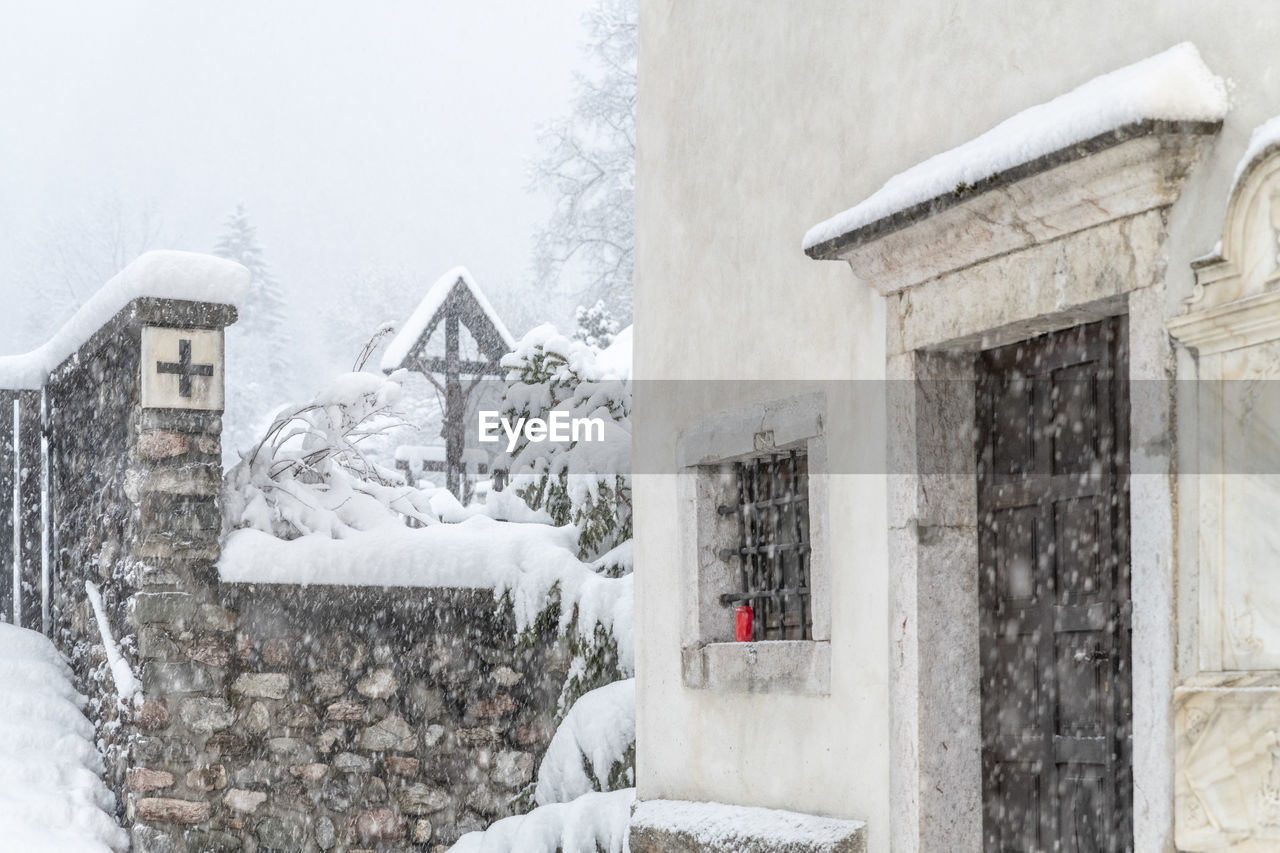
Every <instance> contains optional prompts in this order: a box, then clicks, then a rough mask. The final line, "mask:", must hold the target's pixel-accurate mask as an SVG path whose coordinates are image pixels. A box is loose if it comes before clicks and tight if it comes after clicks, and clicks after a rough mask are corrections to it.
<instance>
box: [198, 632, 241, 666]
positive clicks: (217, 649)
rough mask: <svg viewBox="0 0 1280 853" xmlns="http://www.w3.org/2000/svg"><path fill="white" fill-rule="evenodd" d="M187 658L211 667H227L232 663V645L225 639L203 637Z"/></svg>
mask: <svg viewBox="0 0 1280 853" xmlns="http://www.w3.org/2000/svg"><path fill="white" fill-rule="evenodd" d="M187 657H189V658H190V659H191V660H194V661H199V662H200V663H203V664H208V665H209V666H226V665H227V664H229V663H231V658H232V650H231V643H230V642H229V641H228V640H227V639H226V638H225V637H215V636H205V637H201V638H199V639H198V640H196V642H195V644H194V645H192V646H191V648H190V649H188V650H187Z"/></svg>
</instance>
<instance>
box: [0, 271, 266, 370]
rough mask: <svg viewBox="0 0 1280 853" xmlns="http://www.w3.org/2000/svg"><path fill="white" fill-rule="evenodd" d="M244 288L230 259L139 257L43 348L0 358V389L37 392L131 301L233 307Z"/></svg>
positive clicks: (245, 279)
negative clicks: (202, 303)
mask: <svg viewBox="0 0 1280 853" xmlns="http://www.w3.org/2000/svg"><path fill="white" fill-rule="evenodd" d="M248 288H249V271H248V270H247V269H245V268H244V267H243V266H241V265H240V264H238V263H236V262H235V261H229V260H226V259H224V258H217V257H214V256H213V255H203V254H200V253H198V252H176V251H156V252H147V253H145V254H143V255H139V256H138V258H137V259H136V260H134V261H133V263H131V264H129V265H128V266H127V267H125V268H124V269H123V270H121V271H120V272H118V273H116V274H115V275H114V276H112V277H111V279H110V280H109V281H108V282H107V283H106V284H104V285H103V286H102V287H101V288H100V289H99V290H98V292H97V293H95V294H93V296H91V297H89V300H88V301H87V302H85V303H84V305H81V306H80V310H78V311H76V313H75V314H74V315H72V317H71V319H70V320H68V321H67V322H66V323H65V324H63V326H62V328H61V329H59V330H58V331H57V333H56V334H54V336H53V337H52V338H50V339H49V340H48V341H47V342H45V344H44V345H43V346H41V347H39V348H37V349H34V350H32V351H31V352H28V353H24V354H22V355H6V356H0V388H4V389H9V390H34V389H38V388H40V387H41V386H42V385H43V384H44V381H45V379H46V378H47V377H48V376H49V374H50V373H52V372H53V371H54V370H55V369H56V368H57V367H58V365H60V364H62V362H64V361H66V360H67V359H68V358H70V357H71V356H72V355H74V354H75V352H76V351H77V350H78V349H80V347H82V346H83V345H84V344H85V343H86V342H87V341H88V340H89V339H90V338H91V337H93V334H94V332H96V331H98V329H100V328H102V327H103V326H104V325H106V323H107V322H108V321H109V320H110V319H111V318H112V317H114V316H115V315H116V314H118V313H120V311H121V310H123V309H124V307H125V306H127V305H128V304H129V303H130V302H132V301H133V300H135V299H140V298H144V297H152V298H156V299H179V300H187V301H191V302H214V303H218V304H222V305H233V306H235V307H237V308H238V307H240V305H241V304H242V303H243V301H244V298H245V294H246V292H247V291H248Z"/></svg>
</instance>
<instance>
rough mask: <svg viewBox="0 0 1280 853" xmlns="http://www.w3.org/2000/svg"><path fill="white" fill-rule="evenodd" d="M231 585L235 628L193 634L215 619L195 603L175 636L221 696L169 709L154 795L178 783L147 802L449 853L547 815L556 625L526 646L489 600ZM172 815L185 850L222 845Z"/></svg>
mask: <svg viewBox="0 0 1280 853" xmlns="http://www.w3.org/2000/svg"><path fill="white" fill-rule="evenodd" d="M222 590H223V595H224V597H223V603H224V604H225V605H226V606H227V608H228V610H227V611H225V612H226V615H227V616H228V617H229V618H228V621H227V622H226V624H225V626H224V627H226V628H227V629H228V630H222V631H216V630H215V631H211V632H210V631H207V630H200V629H199V628H197V629H196V630H191V627H192V626H198V625H199V624H200V622H201V619H202V614H201V613H199V612H193V611H190V610H185V609H181V608H180V609H177V610H175V611H174V612H173V613H172V621H171V622H170V623H169V624H168V625H167V626H165V628H164V629H163V630H164V636H165V638H166V640H167V641H169V642H171V643H173V646H171V647H170V649H171V652H173V654H172V655H171V656H172V657H173V658H175V659H180V658H183V657H185V658H189V659H193V660H194V659H199V660H201V661H202V662H203V663H202V664H201V666H202V669H203V670H204V671H205V672H207V673H209V674H211V675H212V676H214V677H215V678H216V679H217V685H218V686H217V689H213V690H206V691H203V693H202V694H201V695H199V696H196V695H193V694H188V693H182V692H179V691H180V690H181V685H171V687H173V688H178V689H177V690H173V691H172V692H170V693H169V694H168V695H165V696H158V697H157V699H156V701H159V702H161V703H163V705H164V706H165V711H166V713H167V715H168V718H169V719H170V724H169V729H168V730H169V731H171V732H172V733H173V734H174V738H173V739H172V740H171V741H170V742H169V743H170V748H169V749H168V750H167V751H164V752H161V753H158V754H156V755H154V756H151V758H152V760H151V762H150V763H149V764H148V765H147V769H148V771H150V772H152V773H155V772H159V773H161V774H163V775H162V776H161V777H160V778H159V780H158V781H150V780H149V781H148V782H147V783H146V784H147V786H151V785H163V788H162V789H160V788H158V789H156V790H154V791H153V792H149V793H143V792H136V793H137V794H138V795H139V796H146V797H151V796H155V797H164V798H171V799H174V800H175V801H176V800H184V801H186V800H190V801H198V802H199V803H200V806H199V811H192V813H191V815H190V818H191V819H190V821H189V822H190V825H191V826H192V828H193V829H194V830H195V833H196V836H197V837H199V838H209V839H216V840H217V844H219V845H222V846H219V847H217V848H216V849H240V847H241V846H242V845H243V846H244V847H245V848H246V849H250V848H252V847H253V845H254V844H255V843H256V844H257V847H258V849H260V850H262V849H270V850H277V849H278V850H290V851H292V850H315V849H323V850H329V849H332V848H336V849H357V848H376V849H378V850H401V849H404V850H409V849H414V850H421V849H428V850H430V849H434V848H436V847H440V849H443V848H444V847H447V846H448V845H450V844H452V842H454V841H455V840H457V838H458V837H459V836H460V835H462V834H463V833H465V832H468V831H472V830H476V829H481V828H483V827H485V826H487V825H488V824H489V823H490V822H492V821H493V820H495V819H498V818H501V817H505V816H507V815H510V814H515V813H519V812H522V811H526V810H527V809H528V808H529V807H530V805H531V804H532V802H533V785H534V779H535V771H536V769H537V767H538V765H539V763H540V762H541V759H542V755H543V753H544V752H545V751H546V747H547V744H548V743H549V741H550V739H551V736H552V734H553V732H554V730H555V713H556V709H557V700H558V698H559V696H560V693H561V691H562V690H563V688H564V684H565V682H566V680H567V678H568V675H569V666H570V661H571V657H572V656H571V653H570V651H569V646H568V643H567V641H566V640H564V639H562V638H561V637H560V635H559V632H558V631H557V630H556V626H555V623H554V622H549V623H547V624H544V625H542V626H539V627H538V628H536V629H535V630H534V631H532V632H526V633H524V634H523V635H521V634H520V633H519V632H518V631H517V630H516V625H515V618H514V613H513V611H512V609H511V607H510V606H509V605H503V606H499V605H498V604H497V603H496V602H495V599H494V596H493V594H492V592H491V591H489V590H444V589H421V588H418V589H410V588H397V587H392V588H381V587H351V586H312V587H298V586H295V585H289V584H271V585H262V584H224V585H223V587H222ZM232 614H234V617H233V616H232ZM170 817H171V818H177V819H170V820H168V821H167V822H166V823H167V825H166V826H164V827H163V829H165V830H166V831H167V832H169V833H170V837H171V839H172V840H173V841H174V842H175V844H176V843H179V839H180V838H186V839H187V842H186V844H187V846H186V847H185V848H182V847H177V846H175V848H174V849H188V850H190V849H206V848H204V847H199V846H196V847H193V846H192V844H191V841H190V838H191V836H192V833H191V832H190V831H183V830H184V827H183V825H182V820H183V819H184V818H183V816H182V815H175V814H171V815H170ZM202 833H203V834H202ZM201 843H204V842H203V841H202V842H201ZM423 845H425V846H423Z"/></svg>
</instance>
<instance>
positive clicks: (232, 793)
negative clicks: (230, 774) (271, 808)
mask: <svg viewBox="0 0 1280 853" xmlns="http://www.w3.org/2000/svg"><path fill="white" fill-rule="evenodd" d="M266 801H267V795H266V794H265V793H263V792H262V791H246V790H245V789H243V788H232V789H230V790H229V791H227V793H226V795H225V796H224V797H223V798H222V802H223V804H224V805H226V807H227V808H229V809H231V810H232V811H235V812H245V813H247V814H253V813H254V812H256V811H257V810H258V808H259V807H260V806H261V805H262V804H263V803H265V802H266Z"/></svg>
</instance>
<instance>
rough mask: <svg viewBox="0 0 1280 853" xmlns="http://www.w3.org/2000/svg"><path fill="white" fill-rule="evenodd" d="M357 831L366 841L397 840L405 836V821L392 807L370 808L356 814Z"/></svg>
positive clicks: (358, 835) (359, 836) (360, 837)
mask: <svg viewBox="0 0 1280 853" xmlns="http://www.w3.org/2000/svg"><path fill="white" fill-rule="evenodd" d="M355 833H356V836H357V837H358V838H359V839H360V840H361V841H363V842H365V843H369V842H377V841H395V840H397V839H400V838H404V835H405V823H404V819H403V818H401V817H400V816H399V815H398V814H396V813H395V812H394V811H392V810H391V809H368V810H367V811H362V812H360V813H359V814H358V815H356V819H355Z"/></svg>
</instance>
